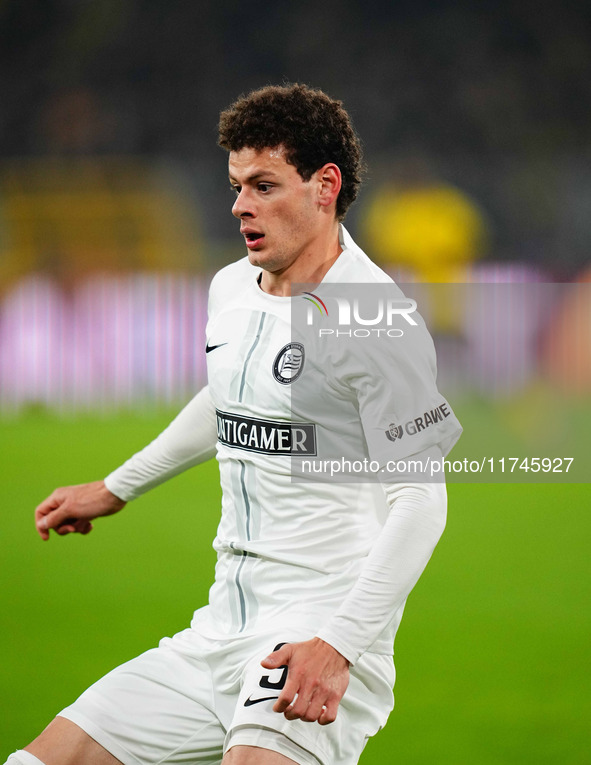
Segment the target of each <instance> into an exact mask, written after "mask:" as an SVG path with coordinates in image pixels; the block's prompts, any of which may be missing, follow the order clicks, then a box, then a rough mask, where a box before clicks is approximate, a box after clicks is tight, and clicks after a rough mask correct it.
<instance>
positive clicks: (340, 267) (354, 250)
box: [326, 224, 393, 284]
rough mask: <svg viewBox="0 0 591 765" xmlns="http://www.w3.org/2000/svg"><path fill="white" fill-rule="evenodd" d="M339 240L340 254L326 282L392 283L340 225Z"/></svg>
mask: <svg viewBox="0 0 591 765" xmlns="http://www.w3.org/2000/svg"><path fill="white" fill-rule="evenodd" d="M339 240H340V244H341V248H342V253H341V255H340V257H339V258H338V260H337V261H336V263H335V266H336V268H335V267H334V266H333V268H332V269H331V271H330V272H329V274H327V276H328V277H329V278H328V279H326V281H333V282H373V283H376V284H379V283H392V281H393V280H392V278H391V277H390V276H388V274H387V273H386V272H385V271H383V270H382V269H381V268H380V267H379V266H378V265H377V264H376V263H374V262H373V260H372V259H371V258H370V257H368V256H367V255H366V254H365V252H364V251H363V250H362V249H361V247H359V245H358V244H357V243H356V242H355V241H354V240H353V237H352V236H351V234H349V232H348V231H347V229H346V228H345V227H344V226H343V225H342V224H341V226H340V232H339Z"/></svg>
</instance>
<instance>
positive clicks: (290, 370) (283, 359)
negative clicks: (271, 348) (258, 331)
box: [273, 343, 305, 385]
mask: <svg viewBox="0 0 591 765" xmlns="http://www.w3.org/2000/svg"><path fill="white" fill-rule="evenodd" d="M304 356H305V354H304V346H303V345H302V344H301V343H288V344H287V345H285V346H284V347H283V348H282V349H281V350H280V351H279V353H278V354H277V356H275V361H274V362H273V377H274V378H275V379H276V380H277V382H278V383H281V385H290V384H291V383H292V382H295V380H297V379H298V377H299V376H300V375H301V374H302V370H303V368H304Z"/></svg>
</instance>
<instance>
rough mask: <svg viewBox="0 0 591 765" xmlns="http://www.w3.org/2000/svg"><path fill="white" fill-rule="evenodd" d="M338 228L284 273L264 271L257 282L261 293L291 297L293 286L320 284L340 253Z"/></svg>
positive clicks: (302, 255) (316, 243)
mask: <svg viewBox="0 0 591 765" xmlns="http://www.w3.org/2000/svg"><path fill="white" fill-rule="evenodd" d="M342 249H343V248H342V247H341V243H340V241H339V227H338V224H337V225H336V227H335V229H331V231H330V236H327V237H326V238H325V240H324V241H323V240H319V241H317V242H315V243H314V246H313V247H311V248H310V249H309V250H308V251H306V252H303V253H302V254H301V255H300V256H299V257H298V258H297V259H296V260H295V261H294V262H293V263H292V264H291V265H290V266H289V267H288V268H286V269H285V270H284V271H279V272H271V271H264V270H263V272H262V274H261V278H260V281H259V284H260V287H261V289H262V290H263V292H268V293H269V294H270V295H275V296H277V297H291V296H292V295H293V287H292V285H294V284H308V285H309V284H320V282H321V281H322V280H323V279H324V277H325V276H326V274H327V273H328V271H329V270H330V268H331V267H332V266H333V264H334V263H335V261H336V260H337V258H338V257H339V255H340V254H341V252H342Z"/></svg>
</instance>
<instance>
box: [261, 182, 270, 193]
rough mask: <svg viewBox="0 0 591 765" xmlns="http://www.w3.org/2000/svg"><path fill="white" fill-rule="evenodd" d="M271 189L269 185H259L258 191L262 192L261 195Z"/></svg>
mask: <svg viewBox="0 0 591 765" xmlns="http://www.w3.org/2000/svg"><path fill="white" fill-rule="evenodd" d="M270 188H271V184H270V183H259V191H262V192H263V194H264V193H265V192H267V191H269V190H270Z"/></svg>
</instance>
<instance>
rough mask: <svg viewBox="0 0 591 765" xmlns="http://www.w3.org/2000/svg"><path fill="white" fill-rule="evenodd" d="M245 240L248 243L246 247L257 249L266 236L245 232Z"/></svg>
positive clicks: (256, 232) (255, 232)
mask: <svg viewBox="0 0 591 765" xmlns="http://www.w3.org/2000/svg"><path fill="white" fill-rule="evenodd" d="M242 233H243V236H244V240H245V242H246V246H247V247H248V248H249V249H254V248H255V247H257V246H258V245H259V244H260V243H261V242H262V241H263V238H264V236H265V235H264V234H261V233H260V232H259V231H243V232H242Z"/></svg>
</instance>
